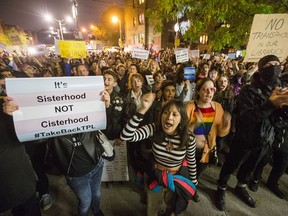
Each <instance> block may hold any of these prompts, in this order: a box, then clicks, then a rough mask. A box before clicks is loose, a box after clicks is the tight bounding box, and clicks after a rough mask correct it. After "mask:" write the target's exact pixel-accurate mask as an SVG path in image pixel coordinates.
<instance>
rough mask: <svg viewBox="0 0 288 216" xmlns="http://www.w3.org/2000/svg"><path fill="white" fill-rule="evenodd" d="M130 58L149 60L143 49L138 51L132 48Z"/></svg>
mask: <svg viewBox="0 0 288 216" xmlns="http://www.w3.org/2000/svg"><path fill="white" fill-rule="evenodd" d="M132 58H137V59H148V58H149V51H148V50H144V49H139V48H133V50H132Z"/></svg>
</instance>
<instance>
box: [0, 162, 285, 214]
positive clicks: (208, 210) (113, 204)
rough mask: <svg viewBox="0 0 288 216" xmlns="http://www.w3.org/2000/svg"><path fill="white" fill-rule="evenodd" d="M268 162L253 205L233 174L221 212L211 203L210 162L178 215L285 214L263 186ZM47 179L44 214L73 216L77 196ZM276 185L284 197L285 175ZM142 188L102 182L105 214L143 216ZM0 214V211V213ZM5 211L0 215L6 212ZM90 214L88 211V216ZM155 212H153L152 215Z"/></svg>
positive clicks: (57, 179) (214, 170)
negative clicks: (49, 201)
mask: <svg viewBox="0 0 288 216" xmlns="http://www.w3.org/2000/svg"><path fill="white" fill-rule="evenodd" d="M270 170H271V166H270V165H267V166H266V167H265V169H264V172H263V182H262V183H261V186H260V188H259V190H258V192H256V193H255V192H252V191H250V190H248V191H249V193H250V194H251V196H252V197H253V198H255V200H256V203H257V207H256V208H250V207H249V206H247V205H246V204H245V203H243V202H242V201H241V200H240V199H239V198H238V197H237V196H236V195H235V193H234V187H235V185H236V177H235V176H234V175H232V176H231V179H230V181H229V187H228V189H227V193H226V202H227V207H226V211H225V212H221V211H219V210H218V209H217V208H216V207H215V205H214V195H215V190H216V180H217V178H218V175H219V172H220V168H219V167H217V166H210V167H209V168H208V169H207V170H205V172H204V173H203V175H202V176H201V178H200V180H199V182H200V183H199V185H198V193H199V196H200V202H199V203H195V202H193V201H191V202H190V203H189V206H188V208H187V210H186V211H185V212H183V213H182V214H181V216H191V215H199V216H200V215H201V216H222V215H223V216H271V215H273V216H284V215H288V200H287V199H286V200H285V199H284V200H282V199H279V198H278V197H276V196H275V195H274V194H273V193H272V192H270V191H269V190H268V189H267V188H266V187H265V183H266V180H267V177H268V175H269V172H270ZM48 176H49V180H50V191H51V194H52V196H53V199H54V203H53V205H52V206H51V208H50V209H48V210H46V211H43V215H44V216H62V215H63V216H75V215H77V199H76V197H75V195H74V193H73V192H72V191H71V189H70V188H69V187H68V186H67V184H66V180H65V178H64V177H63V176H62V175H58V174H55V173H54V174H51V173H50V174H48ZM279 183H280V189H281V190H282V191H283V192H284V193H285V195H286V196H287V197H288V184H287V183H288V175H287V174H285V175H283V176H282V178H281V181H280V182H279ZM143 194H144V192H143V188H142V187H141V186H138V185H136V184H135V183H134V181H132V180H131V181H128V182H111V183H102V198H101V209H102V211H103V213H104V214H105V216H145V215H146V205H145V203H144V200H145V198H144V196H143ZM0 215H1V214H0ZM10 215H11V214H10V213H9V212H7V213H5V214H2V215H1V216H10ZM90 215H91V216H92V215H93V214H92V213H90V214H89V216H90ZM155 216H156V215H155Z"/></svg>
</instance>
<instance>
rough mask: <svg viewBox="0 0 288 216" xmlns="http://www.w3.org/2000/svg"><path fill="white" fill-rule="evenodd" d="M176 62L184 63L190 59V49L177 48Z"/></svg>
mask: <svg viewBox="0 0 288 216" xmlns="http://www.w3.org/2000/svg"><path fill="white" fill-rule="evenodd" d="M175 56H176V63H183V62H187V61H188V60H189V56H188V49H180V50H175Z"/></svg>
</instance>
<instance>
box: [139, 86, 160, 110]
mask: <svg viewBox="0 0 288 216" xmlns="http://www.w3.org/2000/svg"><path fill="white" fill-rule="evenodd" d="M155 97H156V95H155V93H152V92H149V93H147V94H144V95H142V97H141V107H140V109H139V110H138V112H139V113H141V114H143V115H144V114H145V113H146V112H147V111H148V110H149V108H150V107H151V106H152V104H153V101H154V99H155Z"/></svg>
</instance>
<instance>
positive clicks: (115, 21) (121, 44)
mask: <svg viewBox="0 0 288 216" xmlns="http://www.w3.org/2000/svg"><path fill="white" fill-rule="evenodd" d="M112 22H113V23H117V22H118V23H119V33H120V38H119V46H120V47H122V46H123V42H122V27H121V20H120V19H118V17H116V16H113V17H112Z"/></svg>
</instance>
